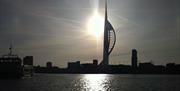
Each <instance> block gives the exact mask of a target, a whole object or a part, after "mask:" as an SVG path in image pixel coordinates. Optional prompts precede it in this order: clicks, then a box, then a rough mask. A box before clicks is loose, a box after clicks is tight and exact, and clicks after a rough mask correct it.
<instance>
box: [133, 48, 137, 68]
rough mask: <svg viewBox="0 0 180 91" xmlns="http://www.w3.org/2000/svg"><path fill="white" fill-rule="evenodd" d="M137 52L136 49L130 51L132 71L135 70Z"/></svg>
mask: <svg viewBox="0 0 180 91" xmlns="http://www.w3.org/2000/svg"><path fill="white" fill-rule="evenodd" d="M137 59H138V58H137V51H136V49H133V50H132V56H131V66H132V68H133V69H137Z"/></svg>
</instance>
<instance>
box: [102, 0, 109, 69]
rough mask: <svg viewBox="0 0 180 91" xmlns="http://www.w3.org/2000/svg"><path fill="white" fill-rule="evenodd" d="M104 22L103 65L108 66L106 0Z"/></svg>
mask: <svg viewBox="0 0 180 91" xmlns="http://www.w3.org/2000/svg"><path fill="white" fill-rule="evenodd" d="M104 18H105V22H104V46H103V47H104V48H103V65H108V64H109V55H108V51H109V43H108V19H107V0H105V17H104Z"/></svg>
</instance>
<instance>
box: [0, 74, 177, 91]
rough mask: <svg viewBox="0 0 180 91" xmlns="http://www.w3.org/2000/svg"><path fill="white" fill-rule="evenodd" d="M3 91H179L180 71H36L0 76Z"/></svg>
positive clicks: (0, 88)
mask: <svg viewBox="0 0 180 91" xmlns="http://www.w3.org/2000/svg"><path fill="white" fill-rule="evenodd" d="M0 91H180V76H179V75H129V74H128V75H109V74H35V76H34V77H32V78H23V79H0Z"/></svg>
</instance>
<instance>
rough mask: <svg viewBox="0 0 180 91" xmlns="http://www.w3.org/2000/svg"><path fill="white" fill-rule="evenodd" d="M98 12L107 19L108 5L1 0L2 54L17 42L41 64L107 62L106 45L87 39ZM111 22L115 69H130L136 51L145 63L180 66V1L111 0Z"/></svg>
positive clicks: (100, 0) (79, 0)
mask: <svg viewBox="0 0 180 91" xmlns="http://www.w3.org/2000/svg"><path fill="white" fill-rule="evenodd" d="M97 7H98V8H99V13H100V14H101V15H102V16H103V17H104V0H0V55H2V54H5V53H8V47H9V45H10V44H11V43H12V44H13V46H14V53H15V54H18V55H19V56H20V57H24V56H26V55H33V56H34V63H35V65H37V64H40V65H45V63H46V62H47V61H52V62H53V65H56V66H60V67H65V66H67V62H70V61H77V60H80V61H81V62H82V63H84V62H89V63H90V62H92V60H93V59H96V58H97V59H98V60H102V41H103V40H102V39H101V40H99V41H97V40H96V38H95V37H93V36H91V35H89V34H87V22H88V20H89V18H90V17H91V16H92V14H93V10H94V8H97ZM108 17H109V21H110V22H111V24H112V25H113V26H114V29H115V31H116V34H117V43H116V45H115V48H114V50H113V52H112V54H111V56H110V63H111V64H130V62H131V61H130V60H131V50H132V49H133V48H136V49H137V51H138V61H139V62H148V61H152V62H153V63H155V64H165V63H167V62H176V63H180V1H179V0H108Z"/></svg>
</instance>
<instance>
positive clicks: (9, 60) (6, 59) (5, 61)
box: [0, 47, 23, 78]
mask: <svg viewBox="0 0 180 91" xmlns="http://www.w3.org/2000/svg"><path fill="white" fill-rule="evenodd" d="M9 50H10V52H9V53H8V54H6V55H2V56H1V57H0V77H3V78H4V77H5V78H21V77H22V76H23V67H22V60H21V58H20V57H18V55H15V54H12V47H10V48H9Z"/></svg>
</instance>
